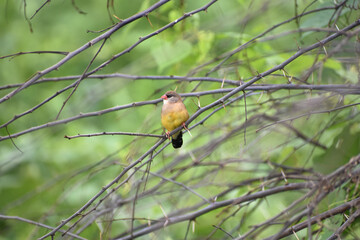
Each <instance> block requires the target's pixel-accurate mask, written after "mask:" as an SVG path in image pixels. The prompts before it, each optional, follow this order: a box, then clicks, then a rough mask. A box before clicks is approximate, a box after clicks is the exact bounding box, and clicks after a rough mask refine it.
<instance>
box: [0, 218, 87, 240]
mask: <svg viewBox="0 0 360 240" xmlns="http://www.w3.org/2000/svg"><path fill="white" fill-rule="evenodd" d="M0 219H5V220H17V221H21V222H26V223H30V224H33V225H36V226H39V227H42V228H46V229H50V230H51V229H54V228H53V227H50V226H48V225H46V224H43V223H39V222H35V221H32V220H29V219H26V218H22V217H18V216H7V215H0ZM59 231H60V232H62V233H65V231H64V230H59ZM66 235H68V236H71V237H73V238H76V239H81V240H86V238H83V237H80V236H78V235H76V234H73V233H66Z"/></svg>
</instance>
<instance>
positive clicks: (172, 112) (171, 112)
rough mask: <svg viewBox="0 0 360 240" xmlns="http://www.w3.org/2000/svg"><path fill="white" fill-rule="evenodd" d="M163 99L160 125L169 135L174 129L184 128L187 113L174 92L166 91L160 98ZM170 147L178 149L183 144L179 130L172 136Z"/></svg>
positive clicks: (187, 117)
mask: <svg viewBox="0 0 360 240" xmlns="http://www.w3.org/2000/svg"><path fill="white" fill-rule="evenodd" d="M161 98H162V99H163V106H162V109H161V124H162V125H163V127H164V128H166V130H167V131H168V132H167V133H166V135H167V136H168V137H169V134H170V132H171V131H173V130H174V129H176V128H178V127H180V126H181V125H182V126H183V127H184V128H185V129H187V128H186V126H185V122H186V121H187V120H188V119H189V113H188V111H187V110H186V107H185V105H184V103H183V102H182V100H181V97H180V95H179V94H177V93H176V92H174V91H168V92H166V93H165V94H164V95H162V96H161ZM171 143H172V145H173V147H174V148H180V147H181V146H182V144H183V139H182V132H181V130H180V131H179V132H177V133H175V134H174V135H173V136H172V141H171Z"/></svg>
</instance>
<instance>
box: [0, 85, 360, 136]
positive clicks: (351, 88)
mask: <svg viewBox="0 0 360 240" xmlns="http://www.w3.org/2000/svg"><path fill="white" fill-rule="evenodd" d="M245 84H246V83H245ZM245 84H244V85H245ZM240 87H241V86H240ZM236 89H238V88H221V89H215V90H209V91H202V92H193V93H183V94H180V95H181V96H182V97H200V96H203V95H209V94H223V93H232V92H234V91H235V90H236ZM282 89H286V90H323V91H334V92H338V93H344V92H347V91H348V92H350V93H352V94H355V93H357V94H360V86H356V85H336V84H330V85H294V84H259V85H257V84H254V85H251V86H248V87H246V89H244V90H252V91H275V90H282ZM226 96H227V95H226ZM220 99H224V97H222V98H220ZM46 101H48V100H46ZM161 101H162V100H161V99H155V100H149V101H143V102H134V103H129V104H125V105H121V106H116V107H111V108H107V109H103V110H100V111H95V112H88V113H81V114H79V115H76V116H73V117H70V118H66V119H62V120H56V121H52V122H48V123H45V124H42V125H38V126H34V127H31V128H28V129H26V130H24V131H21V132H18V133H14V134H11V135H8V136H0V141H3V140H7V139H10V138H17V137H19V136H21V135H24V134H27V133H30V132H33V131H37V130H40V129H43V128H47V127H52V126H56V125H59V124H65V123H69V122H72V121H75V120H78V119H82V118H87V117H94V116H100V115H103V114H106V113H110V112H114V111H119V110H124V109H128V108H132V107H138V106H145V105H150V104H158V103H159V102H161ZM220 102H221V100H217V101H215V102H214V103H212V104H210V106H211V107H213V106H216V105H217V104H215V103H220ZM355 105H356V104H355ZM211 107H209V105H208V106H206V107H204V108H201V109H200V110H199V111H200V112H199V111H198V112H196V113H195V114H197V115H200V113H202V112H204V111H206V110H208V109H210V108H211ZM35 109H37V108H33V109H30V110H28V111H26V112H24V113H22V114H19V115H15V116H14V117H13V118H12V119H11V120H9V121H8V122H6V123H4V124H2V125H0V128H3V127H6V126H7V125H9V124H10V123H11V122H13V121H15V120H16V119H18V118H19V117H20V116H24V115H25V114H29V113H32V112H33V111H34V110H35ZM325 112H329V111H325ZM195 114H194V115H195ZM194 115H193V116H194ZM197 115H196V116H197ZM193 116H192V117H191V119H192V118H193ZM287 120H288V119H286V120H284V121H287ZM191 121H192V120H191ZM188 123H189V121H188ZM187 125H188V124H187ZM269 126H270V125H269ZM266 127H268V126H266ZM180 129H181V128H179V129H176V131H174V133H175V132H177V131H179V130H180Z"/></svg>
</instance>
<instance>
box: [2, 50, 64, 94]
mask: <svg viewBox="0 0 360 240" xmlns="http://www.w3.org/2000/svg"><path fill="white" fill-rule="evenodd" d="M44 53H51V54H60V55H65V56H66V55H68V54H69V52H62V51H31V52H18V53H14V54H10V55H5V56H2V57H0V59H5V58H14V57H17V56H20V55H26V54H44ZM20 85H21V84H17V85H16V86H17V87H19V86H20ZM14 87H15V86H14ZM0 89H2V88H0Z"/></svg>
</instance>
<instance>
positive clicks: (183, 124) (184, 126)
mask: <svg viewBox="0 0 360 240" xmlns="http://www.w3.org/2000/svg"><path fill="white" fill-rule="evenodd" d="M182 126H183V128H184V129H185V130H186V131H188V133H189V135H190V136H191V137H192V135H191V132H190V130H189V129H188V128H187V127H186V125H185V123H184V122H183V123H182Z"/></svg>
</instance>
